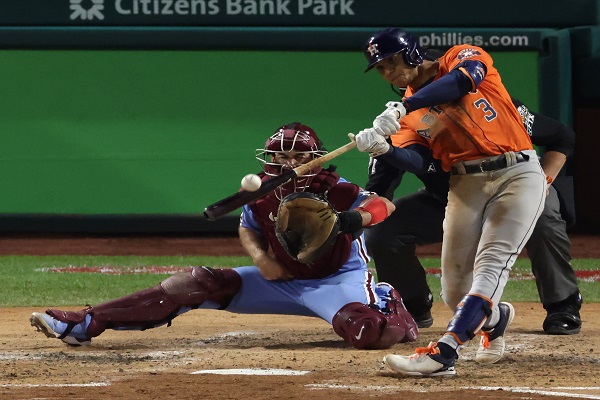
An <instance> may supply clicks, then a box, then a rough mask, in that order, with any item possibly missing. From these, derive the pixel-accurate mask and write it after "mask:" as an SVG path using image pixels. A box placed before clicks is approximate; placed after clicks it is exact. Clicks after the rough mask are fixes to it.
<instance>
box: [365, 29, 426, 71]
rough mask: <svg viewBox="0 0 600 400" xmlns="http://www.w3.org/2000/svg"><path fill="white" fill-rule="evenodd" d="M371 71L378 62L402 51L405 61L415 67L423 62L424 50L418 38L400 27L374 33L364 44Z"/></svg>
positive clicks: (368, 66) (368, 68)
mask: <svg viewBox="0 0 600 400" xmlns="http://www.w3.org/2000/svg"><path fill="white" fill-rule="evenodd" d="M363 51H364V53H365V57H366V58H367V62H368V63H369V65H367V69H365V72H367V71H369V70H370V69H371V68H373V67H374V66H375V64H377V63H378V62H380V61H382V60H384V59H386V58H388V57H391V56H393V55H394V54H398V53H402V56H403V57H404V61H405V62H406V63H407V64H408V65H412V66H413V67H416V66H419V65H421V64H422V63H423V54H424V52H423V50H422V49H421V46H419V43H418V42H417V40H416V39H415V38H414V37H413V36H412V35H411V34H410V33H408V32H406V31H403V30H402V29H399V28H386V29H383V30H381V31H379V32H376V33H374V34H373V35H372V36H371V37H370V38H369V40H367V42H366V43H365V45H364V49H363Z"/></svg>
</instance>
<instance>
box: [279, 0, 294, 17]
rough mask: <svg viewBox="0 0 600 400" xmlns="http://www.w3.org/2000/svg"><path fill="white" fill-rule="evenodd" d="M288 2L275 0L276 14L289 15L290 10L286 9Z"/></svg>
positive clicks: (286, 0) (288, 0)
mask: <svg viewBox="0 0 600 400" xmlns="http://www.w3.org/2000/svg"><path fill="white" fill-rule="evenodd" d="M289 4H290V0H283V1H281V0H277V15H282V14H285V15H290V14H291V12H290V10H289V9H288V5H289Z"/></svg>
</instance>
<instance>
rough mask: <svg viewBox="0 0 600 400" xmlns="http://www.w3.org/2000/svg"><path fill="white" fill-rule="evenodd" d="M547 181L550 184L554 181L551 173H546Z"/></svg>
mask: <svg viewBox="0 0 600 400" xmlns="http://www.w3.org/2000/svg"><path fill="white" fill-rule="evenodd" d="M546 182H547V183H548V185H551V184H552V182H554V178H553V177H551V176H550V175H546Z"/></svg>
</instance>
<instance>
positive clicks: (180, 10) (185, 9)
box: [175, 0, 190, 15]
mask: <svg viewBox="0 0 600 400" xmlns="http://www.w3.org/2000/svg"><path fill="white" fill-rule="evenodd" d="M175 13H176V14H179V15H188V14H189V13H190V3H188V2H187V1H185V0H177V1H176V2H175Z"/></svg>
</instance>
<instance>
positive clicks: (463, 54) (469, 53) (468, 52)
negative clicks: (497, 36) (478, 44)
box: [457, 49, 481, 61]
mask: <svg viewBox="0 0 600 400" xmlns="http://www.w3.org/2000/svg"><path fill="white" fill-rule="evenodd" d="M480 55H481V53H480V52H479V51H478V50H475V49H463V50H461V51H460V53H458V56H457V58H458V59H459V60H461V61H462V60H464V59H466V58H471V57H475V56H480Z"/></svg>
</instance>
